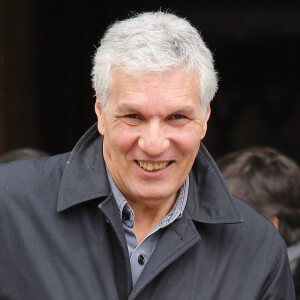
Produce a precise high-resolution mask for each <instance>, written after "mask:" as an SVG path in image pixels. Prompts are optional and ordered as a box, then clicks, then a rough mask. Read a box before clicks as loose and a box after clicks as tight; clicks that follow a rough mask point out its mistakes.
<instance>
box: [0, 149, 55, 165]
mask: <svg viewBox="0 0 300 300" xmlns="http://www.w3.org/2000/svg"><path fill="white" fill-rule="evenodd" d="M43 156H49V154H48V153H47V152H44V151H40V150H37V149H32V148H21V149H16V150H12V151H9V152H6V153H4V154H3V155H1V156H0V163H4V162H10V161H14V160H23V159H28V158H33V157H43Z"/></svg>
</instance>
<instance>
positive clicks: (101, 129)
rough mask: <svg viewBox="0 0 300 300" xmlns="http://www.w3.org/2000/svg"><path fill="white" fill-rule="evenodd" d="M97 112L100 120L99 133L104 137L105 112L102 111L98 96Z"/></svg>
mask: <svg viewBox="0 0 300 300" xmlns="http://www.w3.org/2000/svg"><path fill="white" fill-rule="evenodd" d="M95 112H96V115H97V119H98V131H99V133H100V134H101V135H104V133H105V126H104V112H103V111H102V108H101V104H100V100H99V99H98V95H97V96H96V103H95Z"/></svg>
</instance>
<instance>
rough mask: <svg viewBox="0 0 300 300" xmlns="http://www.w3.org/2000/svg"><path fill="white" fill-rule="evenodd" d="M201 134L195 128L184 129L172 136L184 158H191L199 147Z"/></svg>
mask: <svg viewBox="0 0 300 300" xmlns="http://www.w3.org/2000/svg"><path fill="white" fill-rule="evenodd" d="M200 142H201V136H200V134H199V132H198V131H196V130H189V129H188V130H185V131H183V132H178V133H177V134H176V135H174V136H173V143H174V144H175V145H176V148H177V149H178V150H179V151H180V152H181V153H182V154H183V155H184V156H185V158H186V159H193V158H194V157H195V156H196V155H197V153H198V151H199V147H200Z"/></svg>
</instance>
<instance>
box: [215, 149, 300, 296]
mask: <svg viewBox="0 0 300 300" xmlns="http://www.w3.org/2000/svg"><path fill="white" fill-rule="evenodd" d="M217 165H218V166H219V169H220V170H221V173H222V175H223V177H224V179H225V181H226V183H227V185H228V186H229V189H230V191H231V192H232V193H233V194H234V195H236V196H238V197H239V198H241V199H243V200H245V201H246V202H247V203H249V204H250V205H251V206H252V207H253V208H255V209H256V210H257V211H259V212H260V213H261V214H263V215H264V216H265V217H266V218H268V219H269V220H270V221H271V222H272V223H273V224H274V225H275V227H276V228H277V229H278V230H279V232H280V234H281V236H282V237H283V239H284V240H285V242H286V244H287V246H288V257H289V261H290V266H291V270H292V273H293V275H294V282H295V285H296V287H298V290H299V288H300V281H299V275H297V276H296V275H295V274H296V269H297V268H298V273H299V272H300V269H299V268H300V264H299V261H300V169H299V166H298V165H297V163H296V162H294V161H293V160H291V159H290V158H288V157H286V156H285V155H283V154H281V153H280V152H278V151H276V150H274V149H271V148H268V147H249V148H246V149H243V150H240V151H236V152H233V153H230V154H228V155H225V156H224V157H221V158H219V159H218V160H217ZM299 297H300V295H299Z"/></svg>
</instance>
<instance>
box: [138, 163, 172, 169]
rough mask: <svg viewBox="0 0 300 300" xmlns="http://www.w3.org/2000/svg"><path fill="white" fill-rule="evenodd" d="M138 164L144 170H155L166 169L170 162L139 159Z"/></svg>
mask: <svg viewBox="0 0 300 300" xmlns="http://www.w3.org/2000/svg"><path fill="white" fill-rule="evenodd" d="M138 164H139V165H140V167H141V168H143V169H144V170H147V171H153V170H160V169H164V168H165V167H166V166H167V165H168V164H169V162H167V161H165V162H160V163H146V162H143V161H138Z"/></svg>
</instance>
